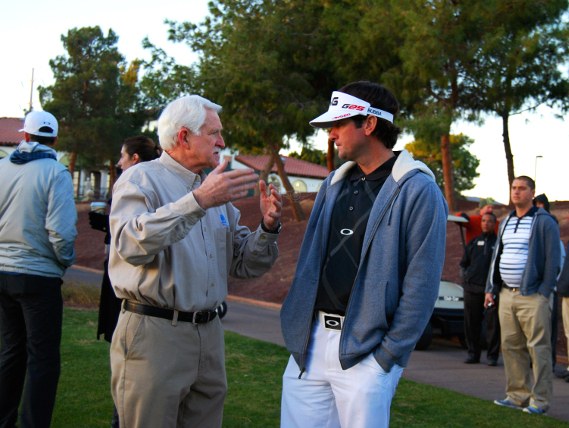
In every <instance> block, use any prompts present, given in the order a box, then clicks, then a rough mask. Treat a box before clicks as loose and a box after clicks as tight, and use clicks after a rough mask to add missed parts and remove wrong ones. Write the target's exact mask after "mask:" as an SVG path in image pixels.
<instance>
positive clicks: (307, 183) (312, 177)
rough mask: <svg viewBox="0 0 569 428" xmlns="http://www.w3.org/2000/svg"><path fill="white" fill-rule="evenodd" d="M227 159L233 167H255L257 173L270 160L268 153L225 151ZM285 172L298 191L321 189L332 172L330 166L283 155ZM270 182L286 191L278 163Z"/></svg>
mask: <svg viewBox="0 0 569 428" xmlns="http://www.w3.org/2000/svg"><path fill="white" fill-rule="evenodd" d="M223 155H224V157H225V159H227V160H228V162H229V166H230V168H231V169H242V168H253V169H254V170H255V171H256V172H257V173H258V172H260V171H262V170H263V168H264V167H265V165H266V164H267V162H268V161H269V156H268V155H261V156H254V155H240V154H238V153H233V154H232V153H230V152H229V151H227V150H226V151H224V153H223ZM281 159H282V161H283V164H284V167H285V172H286V173H287V175H288V179H289V181H290V184H291V185H292V188H293V189H294V191H295V192H297V193H314V192H318V190H320V186H321V185H322V182H323V181H324V179H325V178H326V177H328V175H330V173H329V172H328V168H326V167H325V166H321V165H316V164H313V163H311V162H307V161H303V160H300V159H296V158H292V157H289V156H281ZM268 181H269V183H271V184H273V185H274V186H275V187H276V188H277V189H278V190H279V192H281V193H284V186H283V184H282V181H281V178H280V177H279V175H278V172H277V167H276V165H273V168H272V169H271V172H270V173H269V178H268Z"/></svg>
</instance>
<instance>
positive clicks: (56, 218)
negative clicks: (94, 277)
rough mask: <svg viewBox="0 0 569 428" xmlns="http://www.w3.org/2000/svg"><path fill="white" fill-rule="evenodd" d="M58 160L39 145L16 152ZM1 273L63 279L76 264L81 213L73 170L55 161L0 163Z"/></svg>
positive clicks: (26, 145)
mask: <svg viewBox="0 0 569 428" xmlns="http://www.w3.org/2000/svg"><path fill="white" fill-rule="evenodd" d="M32 149H33V150H34V152H36V153H37V152H41V153H47V154H53V155H54V156H55V155H56V152H55V150H53V149H51V148H49V147H47V146H44V145H41V144H40V145H37V143H26V142H22V143H21V144H20V145H19V146H18V149H17V150H18V151H20V152H22V153H26V152H27V153H29V152H30V151H31V150H32ZM0 183H2V186H0V272H13V273H22V274H29V275H40V276H47V277H55V278H58V277H62V276H63V274H64V273H65V269H67V268H68V267H69V266H71V265H72V264H73V262H75V250H74V249H73V244H74V243H75V237H76V236H77V230H76V228H75V223H77V210H76V209H75V202H74V201H73V182H72V180H71V174H69V170H68V169H67V168H66V167H65V166H63V165H62V164H61V163H59V162H57V161H56V160H54V159H37V160H33V161H31V162H27V163H24V164H21V165H18V164H15V163H12V162H10V159H9V158H4V159H2V160H0Z"/></svg>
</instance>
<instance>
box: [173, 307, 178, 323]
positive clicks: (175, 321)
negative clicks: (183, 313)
mask: <svg viewBox="0 0 569 428" xmlns="http://www.w3.org/2000/svg"><path fill="white" fill-rule="evenodd" d="M172 325H173V326H177V325H178V311H177V310H176V309H174V317H173V318H172Z"/></svg>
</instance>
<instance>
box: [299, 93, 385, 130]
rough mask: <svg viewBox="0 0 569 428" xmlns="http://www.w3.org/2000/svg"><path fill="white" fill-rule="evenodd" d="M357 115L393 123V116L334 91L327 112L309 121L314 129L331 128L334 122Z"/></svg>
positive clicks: (357, 99)
mask: <svg viewBox="0 0 569 428" xmlns="http://www.w3.org/2000/svg"><path fill="white" fill-rule="evenodd" d="M358 114H361V115H364V116H367V115H368V114H372V115H374V116H377V117H379V118H380V119H384V120H387V121H388V122H391V123H393V114H391V113H389V112H387V111H384V110H380V109H378V108H375V107H371V104H370V103H368V102H367V101H364V100H360V99H359V98H356V97H354V96H352V95H349V94H346V93H344V92H339V91H334V92H332V99H331V100H330V107H328V111H327V112H326V113H324V114H323V115H320V116H318V117H317V118H316V119H313V120H311V121H310V124H311V125H312V126H313V127H315V128H332V127H333V126H334V122H335V121H337V120H342V119H346V118H348V117H352V116H355V115H358Z"/></svg>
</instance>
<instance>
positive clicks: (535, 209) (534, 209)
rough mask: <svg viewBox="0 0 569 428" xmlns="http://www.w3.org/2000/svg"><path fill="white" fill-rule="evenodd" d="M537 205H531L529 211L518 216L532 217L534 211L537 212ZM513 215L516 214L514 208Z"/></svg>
mask: <svg viewBox="0 0 569 428" xmlns="http://www.w3.org/2000/svg"><path fill="white" fill-rule="evenodd" d="M537 210H538V207H536V206H533V207H531V208H530V209H529V211H528V212H527V213H525V214H524V215H523V216H521V217H519V218H524V217H533V216H534V215H535V213H536V212H537ZM514 216H515V217H517V216H518V215H517V214H516V210H514Z"/></svg>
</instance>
